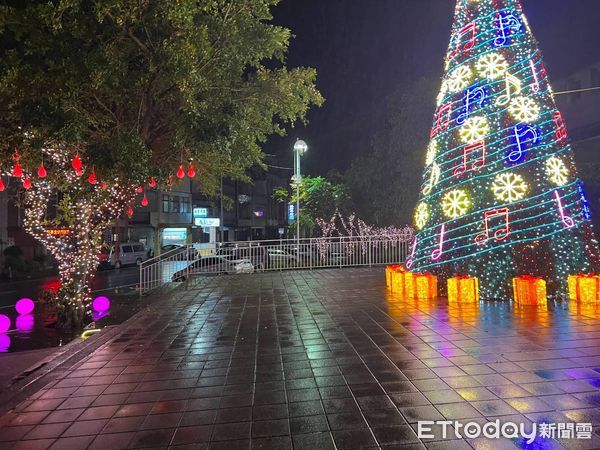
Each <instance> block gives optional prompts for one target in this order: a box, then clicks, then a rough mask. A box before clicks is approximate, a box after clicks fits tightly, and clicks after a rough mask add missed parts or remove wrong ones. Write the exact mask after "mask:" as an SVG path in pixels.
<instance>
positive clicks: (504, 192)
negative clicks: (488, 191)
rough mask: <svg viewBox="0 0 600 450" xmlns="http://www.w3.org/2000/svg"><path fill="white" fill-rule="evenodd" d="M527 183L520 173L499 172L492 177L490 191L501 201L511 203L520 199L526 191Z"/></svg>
mask: <svg viewBox="0 0 600 450" xmlns="http://www.w3.org/2000/svg"><path fill="white" fill-rule="evenodd" d="M527 189H528V186H527V183H525V180H523V177H522V176H521V175H517V174H514V173H510V172H508V173H501V174H500V175H497V176H496V178H494V182H493V183H492V191H493V192H494V195H495V196H496V198H497V199H498V200H500V201H502V202H508V203H512V202H515V201H517V200H521V199H522V198H524V197H525V194H526V193H527Z"/></svg>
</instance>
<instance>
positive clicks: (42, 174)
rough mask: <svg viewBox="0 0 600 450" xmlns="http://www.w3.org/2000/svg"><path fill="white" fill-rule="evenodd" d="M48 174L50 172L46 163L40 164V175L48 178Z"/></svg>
mask: <svg viewBox="0 0 600 450" xmlns="http://www.w3.org/2000/svg"><path fill="white" fill-rule="evenodd" d="M46 175H48V172H46V168H45V167H44V163H42V164H40V167H39V168H38V177H40V178H46Z"/></svg>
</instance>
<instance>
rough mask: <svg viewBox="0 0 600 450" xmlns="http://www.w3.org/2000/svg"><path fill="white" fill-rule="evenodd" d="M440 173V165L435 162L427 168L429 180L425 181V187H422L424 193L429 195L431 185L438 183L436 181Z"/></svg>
mask: <svg viewBox="0 0 600 450" xmlns="http://www.w3.org/2000/svg"><path fill="white" fill-rule="evenodd" d="M440 175H441V170H440V166H438V165H437V164H436V163H433V165H432V166H431V169H430V170H429V181H428V182H427V185H426V186H425V188H423V194H424V195H429V193H430V192H431V190H432V189H433V187H434V186H435V185H436V184H438V181H440Z"/></svg>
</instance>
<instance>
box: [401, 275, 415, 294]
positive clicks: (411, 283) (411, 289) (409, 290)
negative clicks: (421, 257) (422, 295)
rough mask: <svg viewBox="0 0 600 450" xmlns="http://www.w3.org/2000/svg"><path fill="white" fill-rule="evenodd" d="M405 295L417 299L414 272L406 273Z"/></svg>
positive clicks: (404, 278)
mask: <svg viewBox="0 0 600 450" xmlns="http://www.w3.org/2000/svg"><path fill="white" fill-rule="evenodd" d="M403 280H404V295H405V296H406V297H408V298H415V297H416V296H417V281H416V279H415V274H414V273H412V272H408V271H406V272H404V277H403Z"/></svg>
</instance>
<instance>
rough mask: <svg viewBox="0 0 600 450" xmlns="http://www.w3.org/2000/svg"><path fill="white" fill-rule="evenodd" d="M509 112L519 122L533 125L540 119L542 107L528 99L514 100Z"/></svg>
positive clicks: (518, 98)
mask: <svg viewBox="0 0 600 450" xmlns="http://www.w3.org/2000/svg"><path fill="white" fill-rule="evenodd" d="M508 112H509V113H510V115H511V116H512V117H513V118H514V119H515V120H516V121H517V122H524V123H531V122H534V121H535V120H537V119H538V118H539V117H540V107H539V106H538V105H537V104H536V103H535V101H534V100H532V99H530V98H528V97H517V98H514V99H513V100H512V101H511V102H510V106H509V107H508Z"/></svg>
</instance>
